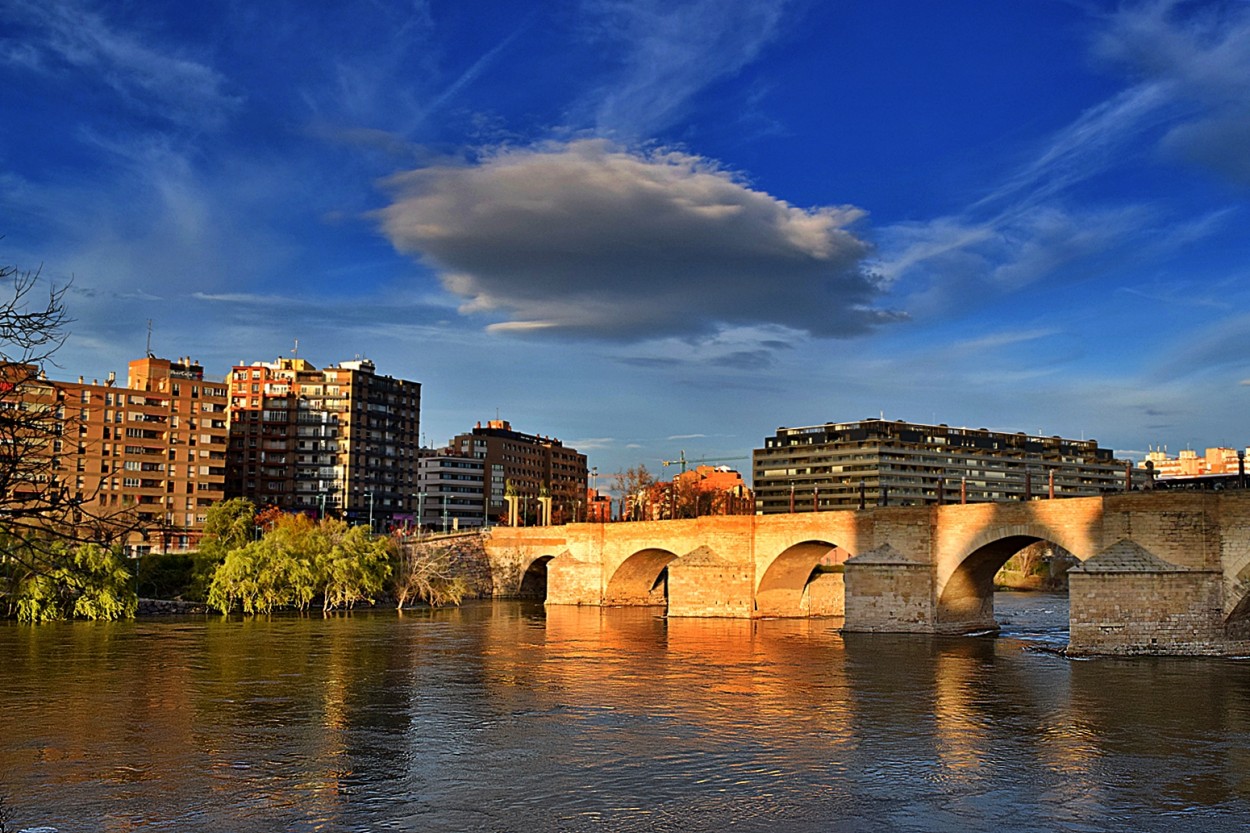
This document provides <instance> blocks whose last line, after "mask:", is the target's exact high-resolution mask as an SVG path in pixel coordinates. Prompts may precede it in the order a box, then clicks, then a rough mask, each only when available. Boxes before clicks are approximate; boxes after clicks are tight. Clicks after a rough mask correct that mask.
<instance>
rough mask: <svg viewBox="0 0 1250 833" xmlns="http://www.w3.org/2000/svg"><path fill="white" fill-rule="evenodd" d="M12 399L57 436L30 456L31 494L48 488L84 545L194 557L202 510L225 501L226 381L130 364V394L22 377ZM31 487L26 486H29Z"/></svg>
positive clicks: (141, 362) (160, 363)
mask: <svg viewBox="0 0 1250 833" xmlns="http://www.w3.org/2000/svg"><path fill="white" fill-rule="evenodd" d="M16 394H17V399H18V400H19V401H20V402H25V403H27V407H35V408H38V409H40V410H41V412H43V413H45V414H47V416H48V418H49V420H50V423H51V424H52V426H53V427H54V431H52V432H50V433H48V435H47V436H48V439H47V441H46V442H42V443H41V445H40V447H39V448H30V449H28V450H27V451H28V454H27V456H28V461H33V463H34V465H33V466H32V467H31V469H30V474H29V476H26V475H24V477H26V479H27V480H29V481H30V487H34V488H35V490H36V491H45V493H46V485H41V484H52V485H53V486H54V488H55V495H56V496H57V499H58V500H59V501H63V502H64V505H65V506H68V507H73V510H74V511H73V513H72V514H71V515H70V516H68V521H67V522H69V523H71V524H74V525H76V526H77V531H76V535H77V537H79V538H81V539H83V540H98V541H101V542H112V541H117V540H120V541H122V542H124V543H125V544H126V545H127V547H128V548H129V549H130V551H131V552H132V553H134V554H142V553H144V552H164V551H179V550H186V549H193V548H195V547H196V545H197V544H198V541H199V536H200V531H201V530H202V528H203V524H204V520H205V516H206V513H207V511H208V507H209V506H211V505H212V504H213V503H215V502H217V501H219V500H221V499H223V497H224V496H225V479H226V446H227V430H228V429H227V414H226V406H227V402H228V398H227V394H226V386H225V384H224V383H223V382H219V381H213V380H211V379H206V378H205V377H204V369H203V367H201V366H200V365H199V364H197V363H195V362H193V361H191V360H190V359H189V358H188V359H178V360H177V361H170V360H169V359H161V358H156V357H155V356H150V355H149V356H147V357H145V358H142V359H138V360H136V361H132V362H130V366H129V374H128V377H127V381H126V386H125V387H122V386H119V385H117V383H116V378H115V376H114V374H111V373H110V374H109V376H108V378H107V379H106V380H105V381H104V383H100V382H99V380H94V381H92V382H86V381H85V380H84V379H83V378H82V377H79V379H78V381H77V382H61V381H49V380H47V379H44V378H39V377H35V376H33V375H32V376H28V377H27V378H26V380H25V381H23V382H22V383H21V384H20V385H19V389H18V390H17V391H16ZM28 488H29V487H28Z"/></svg>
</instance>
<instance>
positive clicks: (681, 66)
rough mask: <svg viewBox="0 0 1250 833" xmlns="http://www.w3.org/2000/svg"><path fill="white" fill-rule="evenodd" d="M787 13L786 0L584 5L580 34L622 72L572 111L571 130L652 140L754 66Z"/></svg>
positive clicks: (595, 1)
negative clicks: (716, 85)
mask: <svg viewBox="0 0 1250 833" xmlns="http://www.w3.org/2000/svg"><path fill="white" fill-rule="evenodd" d="M792 7H793V4H792V3H789V2H784V0H782V1H780V2H771V3H758V2H754V0H685V1H684V2H677V3H674V2H669V0H638V2H630V3H624V2H619V0H587V2H585V3H584V4H583V7H582V8H583V12H584V14H585V16H586V17H585V21H586V22H585V30H584V31H585V33H586V34H587V36H588V37H590V38H592V39H593V40H594V41H595V42H596V43H597V44H599V45H601V46H602V48H603V49H604V50H606V51H607V53H608V54H609V55H611V56H612V57H613V58H614V59H615V61H616V63H617V64H618V65H619V67H620V69H619V70H618V71H617V72H616V73H614V74H612V75H611V76H610V77H609V78H608V79H607V81H606V82H605V83H604V84H603V85H602V86H600V87H597V88H596V89H594V90H593V91H592V92H591V93H590V94H589V95H588V96H587V97H586V98H585V99H584V100H582V101H581V102H579V103H578V104H576V105H574V107H573V108H572V111H573V121H574V123H575V124H582V125H586V124H590V125H593V126H594V128H595V129H596V130H597V131H598V132H599V133H600V134H603V135H609V136H614V137H616V138H618V139H622V140H626V141H633V140H637V139H639V138H650V137H653V136H655V135H657V134H658V133H660V132H661V131H662V130H663V129H665V128H667V127H669V126H671V125H672V124H673V123H674V121H676V120H677V119H678V118H680V117H681V116H682V115H684V113H685V112H686V109H687V108H688V107H689V106H690V101H691V99H692V98H694V96H696V95H697V94H698V93H699V92H701V91H702V90H704V89H705V88H706V87H707V86H708V85H709V84H711V83H713V82H714V81H717V80H719V79H722V78H725V77H728V76H732V75H734V74H735V73H737V72H738V71H740V70H741V69H742V68H743V67H745V66H746V65H748V64H750V63H751V62H752V61H754V60H755V59H756V58H757V57H758V56H759V54H760V52H761V50H763V49H764V48H765V47H767V46H768V45H769V44H770V43H772V42H773V41H774V40H776V39H777V37H778V36H779V35H780V33H781V31H782V30H783V23H784V22H786V20H787V18H788V15H789V12H790V10H791V8H792Z"/></svg>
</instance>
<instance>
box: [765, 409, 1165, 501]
mask: <svg viewBox="0 0 1250 833" xmlns="http://www.w3.org/2000/svg"><path fill="white" fill-rule="evenodd" d="M752 467H753V474H754V485H755V496H756V510H757V511H758V512H760V513H763V514H774V513H779V512H789V511H796V512H811V511H818V510H826V509H855V508H858V507H860V506H861V505H862V506H865V507H873V506H882V505H890V506H916V505H923V504H930V503H937V502H944V503H959V502H960V501H961V500H966V501H967V502H969V503H981V502H987V501H1001V500H1025V499H1029V498H1038V497H1046V496H1048V495H1049V494H1050V493H1051V490H1052V488H1053V492H1054V495H1055V496H1056V497H1076V496H1082V495H1098V494H1105V493H1108V492H1116V491H1123V490H1124V489H1125V487H1126V479H1127V478H1128V477H1130V476H1131V474H1130V473H1131V464H1130V463H1127V462H1125V461H1122V460H1117V459H1115V457H1114V455H1113V453H1112V451H1111V450H1110V449H1105V448H1099V447H1098V443H1097V442H1096V441H1095V440H1069V439H1064V438H1062V437H1057V436H1056V437H1042V436H1031V435H1027V434H1024V433H1015V434H1011V433H1004V432H999V431H989V430H986V429H984V428H980V429H972V428H951V427H949V426H946V425H924V424H917V423H910V422H903V421H901V420H899V421H897V422H891V421H887V420H882V419H867V420H862V421H859V422H829V423H825V424H824V425H814V426H809V427H804V428H779V429H777V433H776V434H775V435H774V436H772V437H768V438H766V439H765V441H764V447H763V448H761V449H756V450H755V452H754V462H753V466H752ZM1139 477H1140V478H1141V480H1142V481H1145V477H1144V476H1142V475H1139ZM1134 482H1135V483H1136V481H1134Z"/></svg>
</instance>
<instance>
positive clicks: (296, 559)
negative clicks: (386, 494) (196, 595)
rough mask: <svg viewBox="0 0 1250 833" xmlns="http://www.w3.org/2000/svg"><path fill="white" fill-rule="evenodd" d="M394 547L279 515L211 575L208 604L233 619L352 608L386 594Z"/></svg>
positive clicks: (334, 525)
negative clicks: (237, 613)
mask: <svg viewBox="0 0 1250 833" xmlns="http://www.w3.org/2000/svg"><path fill="white" fill-rule="evenodd" d="M390 560H391V544H390V542H389V540H388V539H385V538H375V537H374V536H372V535H371V534H370V533H369V530H368V529H366V528H364V527H349V526H348V525H347V524H345V523H343V522H342V521H335V520H323V521H320V522H318V521H313V520H312V519H311V518H309V517H307V516H305V515H279V516H277V517H275V518H273V519H272V521H271V522H270V524H269V528H268V529H267V530H266V531H265V532H264V535H263V536H262V537H261V538H260V539H259V540H254V541H248V542H247V543H245V544H243V545H242V546H236V547H235V548H233V549H231V550H230V551H229V552H228V553H227V554H226V556H225V558H224V560H223V561H222V563H221V565H220V566H219V567H218V568H217V570H216V572H215V573H214V574H213V579H212V583H211V585H210V586H209V590H208V603H209V604H210V605H211V606H212V607H214V608H216V609H217V610H220V611H222V612H223V613H229V612H231V611H233V610H242V611H243V612H244V613H247V614H258V613H262V614H263V613H270V612H272V611H274V610H278V609H282V608H294V609H296V610H301V611H304V610H308V608H309V606H310V605H311V603H312V602H313V600H314V599H316V598H320V599H321V600H322V610H323V611H326V612H328V611H331V610H334V609H336V608H340V607H345V608H349V607H351V606H353V605H354V604H356V603H358V602H363V601H372V600H373V599H374V598H376V597H377V596H378V595H380V594H381V593H382V591H383V590H384V588H385V584H386V579H387V577H388V576H389V575H390V571H391V566H390Z"/></svg>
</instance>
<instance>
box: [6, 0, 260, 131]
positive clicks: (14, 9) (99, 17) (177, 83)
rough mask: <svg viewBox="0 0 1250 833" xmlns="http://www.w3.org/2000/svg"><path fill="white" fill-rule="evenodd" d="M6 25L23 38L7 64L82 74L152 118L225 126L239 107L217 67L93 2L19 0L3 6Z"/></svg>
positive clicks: (13, 40) (10, 42) (10, 41)
mask: <svg viewBox="0 0 1250 833" xmlns="http://www.w3.org/2000/svg"><path fill="white" fill-rule="evenodd" d="M0 20H6V21H7V22H8V23H9V24H10V25H12V26H16V27H17V31H18V32H20V33H21V36H20V39H19V38H18V37H10V38H6V39H4V40H3V41H0V43H2V44H3V46H4V48H3V49H0V56H4V57H0V62H3V63H8V64H9V65H10V66H14V67H18V68H21V69H25V70H26V71H31V72H40V73H48V74H61V73H67V72H74V73H77V74H78V75H79V76H80V79H81V80H80V83H84V84H103V85H106V86H108V87H110V88H112V89H113V91H114V92H115V93H116V94H117V95H118V96H119V98H120V99H121V101H123V102H124V103H125V105H126V106H127V107H129V108H131V109H132V110H134V111H137V112H141V113H143V114H144V115H145V116H147V117H157V118H163V119H169V120H171V121H174V122H180V123H188V124H192V123H193V124H195V125H196V126H199V127H204V126H217V125H220V124H221V123H222V121H223V120H224V119H225V118H226V116H227V115H228V114H229V113H230V112H231V111H232V110H233V109H234V108H235V107H236V105H237V104H238V103H239V98H238V96H237V95H235V94H233V93H230V92H227V91H226V86H227V85H226V81H225V78H224V77H223V76H222V75H221V73H219V72H218V71H217V70H215V69H214V68H213V67H212V66H210V65H209V64H207V63H205V62H203V61H202V60H197V59H195V58H192V57H186V56H182V55H179V54H177V53H176V52H174V51H172V50H163V49H161V48H159V47H156V46H153V45H152V43H153V41H155V40H156V38H155V37H153V36H152V35H149V36H148V37H146V38H142V37H140V36H139V35H138V34H136V33H134V32H129V31H124V30H122V29H119V28H117V27H115V26H113V25H112V24H111V23H110V22H109V20H108V19H107V17H106V16H105V15H104V14H102V13H101V12H99V11H97V10H95V9H94V8H92V7H90V6H89V5H87V4H85V3H80V2H75V0H48V1H47V2H26V0H11V2H8V3H5V4H3V5H2V6H0ZM12 46H17V48H10V47H12Z"/></svg>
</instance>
